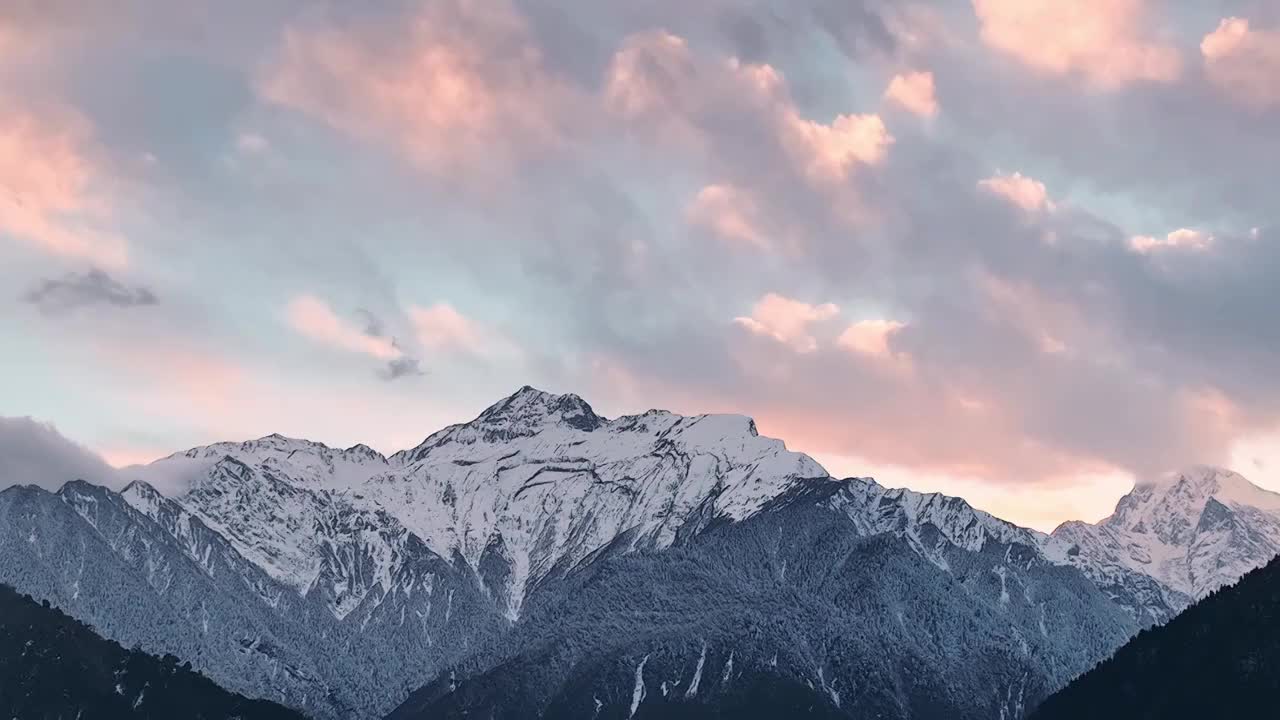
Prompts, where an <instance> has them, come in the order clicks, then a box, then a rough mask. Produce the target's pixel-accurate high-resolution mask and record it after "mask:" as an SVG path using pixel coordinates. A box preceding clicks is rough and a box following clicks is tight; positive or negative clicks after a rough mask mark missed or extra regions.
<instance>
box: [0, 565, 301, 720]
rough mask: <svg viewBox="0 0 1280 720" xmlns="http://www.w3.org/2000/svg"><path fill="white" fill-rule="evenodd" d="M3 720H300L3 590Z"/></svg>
mask: <svg viewBox="0 0 1280 720" xmlns="http://www.w3.org/2000/svg"><path fill="white" fill-rule="evenodd" d="M0 717H5V718H10V717H12V718H23V720H55V719H57V720H61V719H62V718H66V719H67V720H71V719H72V718H77V719H78V720H98V719H107V718H156V719H157V720H159V719H160V718H164V719H166V720H168V719H172V718H191V719H193V720H230V718H240V719H241V720H297V719H300V718H301V717H302V716H301V715H299V714H297V713H295V712H293V711H291V710H287V709H285V708H283V707H281V706H279V705H276V704H274V703H270V702H266V701H263V700H249V699H247V698H245V697H243V696H241V695H236V694H234V693H230V692H227V691H226V690H223V689H222V688H220V687H218V686H217V685H215V684H214V683H213V682H212V681H211V680H209V679H207V678H205V677H204V676H202V675H200V674H199V673H196V672H193V671H192V670H191V669H190V665H189V664H184V665H181V666H180V665H179V664H178V660H177V658H175V657H173V656H172V655H166V656H165V657H163V658H158V657H155V656H152V655H147V654H146V653H143V652H141V651H138V650H125V649H124V648H122V647H121V646H119V645H117V644H116V643H114V642H111V641H110V640H105V639H103V638H101V637H99V636H98V635H97V634H96V633H94V632H93V630H91V629H90V628H89V627H88V626H86V625H84V624H82V623H80V622H78V621H76V620H74V619H72V618H70V617H68V616H66V615H64V614H63V613H62V612H61V611H59V610H57V609H56V608H51V607H49V606H48V604H47V603H45V604H43V605H42V604H40V603H37V602H35V601H34V600H32V599H31V598H30V597H27V596H26V595H20V594H18V593H17V592H15V591H14V590H13V589H12V588H10V587H8V586H6V585H0Z"/></svg>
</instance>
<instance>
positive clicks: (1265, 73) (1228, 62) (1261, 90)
mask: <svg viewBox="0 0 1280 720" xmlns="http://www.w3.org/2000/svg"><path fill="white" fill-rule="evenodd" d="M1200 52H1201V54H1202V55H1203V56H1204V64H1205V70H1206V72H1207V73H1208V75H1209V79H1210V80H1211V81H1213V83H1214V84H1215V85H1217V86H1218V87H1219V88H1220V89H1221V90H1222V91H1223V92H1224V93H1225V94H1226V95H1227V96H1228V97H1230V98H1231V99H1232V100H1234V101H1235V102H1237V103H1239V104H1240V105H1243V106H1245V107H1249V108H1253V109H1256V110H1266V109H1270V108H1275V107H1280V29H1277V30H1259V29H1255V28H1252V27H1251V26H1250V24H1249V21H1248V20H1246V19H1243V18H1237V17H1231V18H1225V19H1224V20H1222V21H1221V22H1220V23H1219V24H1218V27H1217V29H1216V30H1214V31H1213V32H1211V33H1209V34H1208V35H1205V36H1204V40H1202V41H1201V43H1200Z"/></svg>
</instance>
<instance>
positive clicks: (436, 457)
mask: <svg viewBox="0 0 1280 720" xmlns="http://www.w3.org/2000/svg"><path fill="white" fill-rule="evenodd" d="M140 475H141V476H142V477H153V478H154V477H156V476H166V475H171V476H180V477H182V478H183V479H184V480H185V481H186V485H187V488H188V489H187V490H186V492H184V493H183V494H182V495H180V496H178V497H177V498H176V500H177V501H178V502H179V503H181V504H182V506H183V507H185V508H187V509H189V510H190V511H191V512H192V513H193V514H195V515H197V516H199V517H200V518H201V519H202V520H203V521H204V522H206V523H207V524H208V525H209V526H210V527H214V528H217V529H218V530H219V532H221V533H222V534H223V535H224V536H225V537H227V539H228V540H230V541H231V542H232V543H233V544H235V545H236V547H237V549H238V550H239V551H240V552H241V553H242V554H244V555H245V556H246V557H248V558H250V559H251V560H253V561H254V562H256V563H257V564H258V565H259V566H260V567H262V569H263V570H264V571H266V572H267V573H268V574H270V575H271V576H272V577H274V578H276V579H277V580H280V581H281V582H284V583H287V584H289V585H292V586H294V587H296V588H298V589H299V591H302V592H305V591H306V590H307V589H308V588H309V587H311V586H312V584H314V583H315V582H316V578H317V576H318V573H319V569H320V565H321V562H322V561H323V558H324V557H325V555H324V548H325V547H326V544H328V545H332V542H333V541H332V540H331V539H327V538H326V537H325V536H324V534H323V533H319V534H318V533H317V532H316V530H317V529H320V530H324V529H327V528H329V527H330V526H331V525H330V524H329V523H327V522H326V521H325V520H324V518H326V517H330V516H333V515H335V514H336V515H348V516H349V515H352V514H359V515H363V516H364V517H366V518H367V521H366V522H365V525H366V527H368V528H371V529H372V528H377V527H378V526H379V523H380V521H378V520H376V519H374V518H375V517H376V516H378V515H380V514H386V515H389V516H390V517H391V518H393V520H392V521H391V522H390V523H389V524H390V525H393V526H395V529H392V530H390V531H389V532H390V534H392V535H395V534H397V533H399V532H400V530H399V529H398V528H400V527H403V528H405V529H407V530H408V531H410V532H412V533H413V534H414V535H416V536H417V537H418V538H421V540H422V541H423V542H425V543H426V545H427V546H428V547H429V548H430V549H431V550H433V551H434V552H436V553H437V554H439V555H440V556H442V557H452V556H453V554H454V553H458V554H460V555H461V556H462V557H463V558H464V559H465V560H466V562H467V563H468V565H469V566H470V567H472V568H476V569H477V570H478V571H479V572H480V573H481V576H482V577H483V579H484V582H485V585H486V587H488V588H489V589H490V591H491V592H492V593H493V594H494V596H495V598H496V599H497V600H498V601H499V602H500V603H501V604H502V606H503V607H504V611H505V612H507V613H508V614H509V615H510V616H511V617H512V618H514V617H516V616H517V614H518V612H519V609H520V606H521V604H522V602H523V599H524V595H525V592H526V589H527V588H528V587H529V586H531V585H532V584H533V583H536V582H537V581H539V580H541V579H542V578H544V577H546V576H547V575H548V574H550V573H552V572H553V571H554V570H555V569H556V568H560V569H562V570H563V569H567V568H568V567H571V566H572V565H573V564H575V563H577V562H578V561H580V560H582V559H583V558H585V557H586V556H587V555H588V554H590V553H591V552H593V551H595V550H597V549H598V548H600V547H603V546H604V545H606V544H608V543H610V542H612V541H613V540H614V539H615V538H617V537H619V536H621V535H622V534H624V533H626V534H627V537H628V542H629V543H630V544H631V546H632V547H636V548H640V547H658V548H660V547H666V546H669V545H670V544H671V543H672V542H673V541H674V540H675V539H676V537H677V535H678V533H681V532H696V531H697V530H698V529H699V528H700V527H702V526H705V524H706V523H708V522H710V521H711V520H712V519H715V518H727V519H733V520H736V519H741V518H743V517H746V516H748V515H750V514H751V513H752V512H754V511H756V510H758V509H759V508H760V507H761V506H763V505H764V504H765V503H766V502H768V501H769V500H771V499H772V498H774V497H775V496H777V495H778V494H780V493H782V492H784V491H786V490H787V488H789V487H790V486H791V485H792V484H794V483H795V482H796V481H797V480H800V479H808V478H825V477H827V473H826V471H825V470H823V469H822V467H821V466H819V465H818V464H817V463H816V462H814V461H813V460H812V459H811V458H809V457H808V456H806V455H802V454H800V453H794V452H790V451H788V450H787V449H786V447H785V446H784V445H783V443H782V442H781V441H779V440H773V439H770V438H762V437H760V436H759V435H758V434H757V433H756V430H755V425H754V423H753V422H752V421H751V420H750V419H749V418H745V417H742V416H736V415H702V416H697V417H682V416H679V415H675V414H672V413H668V412H664V411H657V410H654V411H650V412H648V413H645V414H643V415H633V416H625V417H620V418H617V419H613V420H609V419H606V418H602V417H600V416H598V415H596V414H595V412H594V411H592V409H591V407H590V406H589V405H587V404H586V403H585V402H584V401H583V400H582V399H581V398H579V397H578V396H576V395H552V394H550V393H546V392H542V391H539V390H535V389H533V388H530V387H525V388H522V389H521V390H519V391H518V392H516V393H515V394H514V395H512V396H510V397H508V398H506V399H504V400H502V401H500V402H498V403H496V404H495V405H493V406H492V407H490V408H488V409H487V410H485V411H484V412H483V413H481V415H480V416H479V417H478V418H476V419H475V420H474V421H472V422H470V423H466V424H461V425H454V426H451V427H448V428H445V429H444V430H441V431H440V432H437V433H435V434H433V435H431V436H430V437H428V438H427V439H426V440H425V441H423V442H422V443H421V444H420V445H418V446H417V447H415V448H412V449H410V450H405V451H403V452H400V453H397V454H395V455H393V456H392V457H391V458H389V459H388V458H384V457H383V456H381V455H379V454H377V453H376V452H373V451H372V450H369V449H368V448H365V447H364V446H356V447H355V448H349V449H347V450H334V449H332V448H329V447H327V446H324V445H321V444H319V443H313V442H309V441H305V440H291V439H288V438H282V437H280V436H268V437H265V438H262V439H260V440H255V441H250V442H245V443H218V444H216V445H211V446H208V447H203V448H195V449H192V450H188V451H187V452H184V453H180V454H177V455H173V456H171V457H169V458H165V459H163V460H160V461H157V462H156V463H153V464H152V465H151V466H148V467H147V468H145V469H144V470H143V471H142V472H141V473H140ZM374 532H379V531H374ZM366 541H367V547H368V553H367V555H368V556H369V559H370V561H371V562H372V563H374V564H375V565H377V567H376V568H374V570H375V572H374V573H373V577H371V578H370V581H371V582H372V583H375V584H376V583H377V582H379V581H384V580H385V579H386V578H387V577H388V576H389V575H390V574H392V573H394V564H395V562H396V557H397V556H396V552H395V550H394V548H390V547H388V546H387V545H386V544H385V543H379V542H378V541H377V540H376V539H374V538H373V537H371V536H367V537H366ZM381 589H382V592H386V591H387V590H388V588H387V587H386V585H385V583H383V585H382V586H381ZM333 591H334V595H335V597H336V598H337V600H336V601H335V608H334V609H335V612H336V613H337V612H341V611H342V610H343V609H349V608H350V607H352V606H353V605H354V604H355V603H358V602H359V601H360V599H361V598H362V597H363V595H364V594H366V593H368V592H371V591H373V587H372V585H361V584H347V585H340V586H335V587H334V590H333Z"/></svg>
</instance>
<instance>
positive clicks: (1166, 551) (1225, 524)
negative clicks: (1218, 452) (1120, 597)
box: [1053, 467, 1280, 620]
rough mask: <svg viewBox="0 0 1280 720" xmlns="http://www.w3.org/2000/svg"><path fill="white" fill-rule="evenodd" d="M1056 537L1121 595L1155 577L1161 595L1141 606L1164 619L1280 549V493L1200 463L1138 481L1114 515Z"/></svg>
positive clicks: (1072, 557)
mask: <svg viewBox="0 0 1280 720" xmlns="http://www.w3.org/2000/svg"><path fill="white" fill-rule="evenodd" d="M1053 539H1054V540H1055V541H1058V542H1061V543H1063V544H1064V545H1065V546H1067V548H1068V549H1067V554H1066V559H1067V561H1068V562H1070V563H1071V564H1072V565H1074V566H1076V567H1078V568H1080V570H1081V571H1083V572H1084V573H1085V575H1086V576H1088V577H1089V578H1090V579H1092V580H1094V581H1095V582H1097V583H1098V584H1099V585H1100V586H1103V587H1106V588H1112V589H1114V590H1115V591H1116V592H1117V593H1121V594H1123V593H1126V592H1129V591H1130V590H1132V587H1133V583H1138V582H1142V581H1143V579H1144V578H1150V579H1151V580H1154V581H1155V582H1156V583H1158V584H1159V586H1160V590H1161V593H1160V595H1161V597H1159V598H1157V597H1153V596H1152V595H1151V588H1150V587H1149V586H1148V587H1147V588H1145V589H1142V590H1140V591H1139V592H1140V593H1141V594H1143V595H1145V596H1146V598H1145V599H1146V602H1145V603H1135V604H1136V605H1139V606H1141V605H1143V604H1145V605H1146V607H1145V608H1143V611H1144V612H1145V613H1146V614H1147V615H1148V617H1150V618H1151V619H1152V620H1162V619H1166V618H1167V617H1168V616H1169V615H1171V614H1172V613H1176V612H1177V611H1180V610H1181V609H1183V608H1185V607H1186V606H1187V605H1188V604H1190V603H1191V602H1193V601H1195V600H1199V599H1201V598H1203V597H1205V596H1206V595H1208V594H1209V593H1211V592H1213V591H1214V590H1216V589H1218V588H1219V587H1222V586H1223V585H1228V584H1231V583H1234V582H1235V581H1236V580H1238V579H1239V578H1240V577H1241V576H1242V575H1244V574H1245V573H1247V572H1248V571H1250V570H1252V569H1254V568H1256V567H1260V566H1262V565H1264V564H1266V563H1267V562H1268V561H1269V560H1270V559H1271V558H1273V557H1275V556H1276V555H1277V554H1278V553H1280V494H1277V493H1273V492H1270V491H1267V490H1263V489H1262V488H1259V487H1258V486H1256V485H1254V484H1252V483H1250V482H1249V481H1248V480H1246V479H1245V478H1244V477H1243V476H1241V475H1239V474H1237V473H1234V472H1231V471H1229V470H1223V469H1220V468H1212V467H1194V468H1191V469H1189V470H1186V471H1183V472H1178V473H1171V474H1169V475H1166V476H1163V477H1160V478H1158V479H1154V480H1148V481H1143V482H1139V483H1137V484H1136V485H1135V486H1134V489H1133V491H1132V492H1130V493H1129V494H1127V495H1125V496H1124V497H1123V498H1121V499H1120V502H1119V503H1117V505H1116V509H1115V512H1114V513H1112V515H1111V516H1110V517H1107V518H1105V519H1104V520H1102V521H1100V522H1098V523H1097V524H1096V525H1091V524H1089V523H1084V522H1079V521H1073V522H1067V523H1063V524H1062V525H1060V526H1059V527H1058V528H1057V529H1056V530H1054V531H1053ZM1126 583H1128V584H1129V585H1128V587H1126ZM1161 603H1163V605H1164V606H1165V607H1163V608H1162V607H1161Z"/></svg>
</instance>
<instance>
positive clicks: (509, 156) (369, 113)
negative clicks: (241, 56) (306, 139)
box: [257, 0, 573, 180]
mask: <svg viewBox="0 0 1280 720" xmlns="http://www.w3.org/2000/svg"><path fill="white" fill-rule="evenodd" d="M257 86H258V91H259V93H260V94H261V95H262V96H263V97H264V98H266V99H267V100H269V101H270V102H273V103H276V104H279V105H283V106H286V107H290V108H293V109H296V110H299V111H302V112H304V113H306V114H309V115H312V116H315V117H317V118H319V119H321V120H322V121H324V122H326V123H328V124H329V125H331V126H333V127H335V128H337V129H339V130H342V131H344V132H348V133H350V134H353V135H355V136H358V137H361V138H364V139H366V140H372V141H378V142H390V143H393V144H394V145H395V146H397V147H398V148H400V149H402V150H404V151H406V152H407V153H408V154H409V156H410V158H411V159H412V160H413V161H415V162H416V163H417V164H418V165H420V166H421V167H423V168H425V169H427V170H429V171H432V172H435V173H437V174H441V175H444V176H455V175H461V176H474V175H475V174H476V173H479V174H480V175H482V176H483V177H484V178H486V179H490V180H492V179H496V178H499V177H501V175H502V173H503V171H504V170H506V169H509V168H510V166H511V165H512V164H513V163H517V162H519V161H520V160H521V159H522V158H524V157H526V156H528V155H529V154H530V153H535V152H538V151H539V150H540V149H541V148H544V147H547V146H550V145H555V144H557V143H559V142H560V141H561V139H562V138H561V131H560V127H559V125H560V122H561V120H562V118H561V113H562V112H565V111H566V109H567V106H569V105H571V104H572V103H573V100H572V98H571V97H570V93H569V91H568V90H567V89H566V88H565V87H564V86H562V85H561V84H560V83H558V82H557V81H556V80H554V79H553V78H552V77H551V76H550V75H549V74H548V73H547V72H546V71H545V70H544V68H543V66H542V58H541V52H540V50H538V48H537V47H536V46H535V45H534V44H532V42H531V41H530V39H529V37H528V32H527V29H526V27H525V24H524V20H523V18H522V17H521V16H520V15H519V13H518V12H517V11H516V10H515V9H514V8H513V7H512V6H511V5H510V4H509V3H507V2H504V1H503V0H496V1H495V2H487V3H476V2H468V1H466V0H442V1H441V2H429V3H423V4H422V5H421V6H420V8H419V10H418V12H417V13H416V14H415V15H414V16H413V17H411V18H408V19H406V20H405V21H404V23H403V27H401V28H397V29H396V31H389V30H387V29H385V28H376V29H371V28H341V29H339V28H334V27H322V28H308V29H302V28H298V27H294V28H290V29H289V30H287V31H286V32H285V34H284V38H283V41H282V43H281V47H280V49H279V51H278V52H277V54H276V56H275V57H274V58H273V59H272V61H271V62H270V63H268V64H267V65H266V66H265V67H264V69H263V70H262V72H261V73H260V75H259V77H258V82H257ZM566 115H571V113H566Z"/></svg>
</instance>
